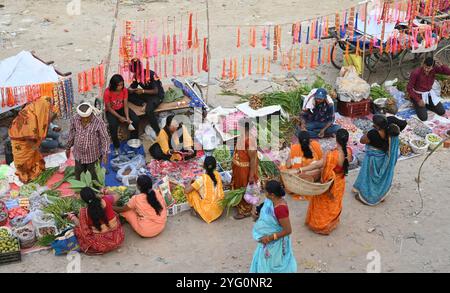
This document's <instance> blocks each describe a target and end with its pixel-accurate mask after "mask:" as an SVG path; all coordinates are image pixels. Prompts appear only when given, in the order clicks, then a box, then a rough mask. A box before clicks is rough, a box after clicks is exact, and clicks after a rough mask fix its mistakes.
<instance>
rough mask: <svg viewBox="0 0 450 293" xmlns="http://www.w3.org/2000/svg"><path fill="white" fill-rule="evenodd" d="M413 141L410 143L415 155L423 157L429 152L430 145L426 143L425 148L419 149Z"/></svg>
mask: <svg viewBox="0 0 450 293" xmlns="http://www.w3.org/2000/svg"><path fill="white" fill-rule="evenodd" d="M413 141H414V140H411V141H410V142H409V145H410V146H411V149H412V151H413V153H415V154H418V155H423V154H425V153H426V152H427V151H428V147H429V144H428V143H427V142H425V143H426V144H425V146H423V147H418V146H416V145H415V144H414V143H413Z"/></svg>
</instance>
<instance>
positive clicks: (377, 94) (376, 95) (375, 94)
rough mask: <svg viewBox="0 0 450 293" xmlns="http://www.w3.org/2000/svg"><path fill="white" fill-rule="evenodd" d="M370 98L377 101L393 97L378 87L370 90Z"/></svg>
mask: <svg viewBox="0 0 450 293" xmlns="http://www.w3.org/2000/svg"><path fill="white" fill-rule="evenodd" d="M370 97H371V98H372V100H374V101H376V100H378V99H381V98H386V99H388V98H391V97H392V96H391V94H390V93H389V92H388V91H387V90H386V89H385V88H384V87H381V86H379V85H377V86H373V87H371V88H370Z"/></svg>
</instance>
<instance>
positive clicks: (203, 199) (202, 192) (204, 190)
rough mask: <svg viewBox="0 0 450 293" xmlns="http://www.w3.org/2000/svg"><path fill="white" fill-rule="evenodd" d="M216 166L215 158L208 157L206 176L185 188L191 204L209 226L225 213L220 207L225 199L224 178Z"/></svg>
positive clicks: (205, 164) (205, 165)
mask: <svg viewBox="0 0 450 293" xmlns="http://www.w3.org/2000/svg"><path fill="white" fill-rule="evenodd" d="M216 166H217V162H216V159H215V158H214V157H206V158H205V163H204V168H205V170H206V174H203V175H202V176H200V177H199V178H197V180H195V181H194V182H193V183H192V184H191V185H188V186H186V188H185V192H186V194H187V200H188V202H189V204H190V205H191V207H193V208H194V210H195V211H196V212H197V213H198V214H199V215H200V217H202V219H203V220H204V221H205V222H206V223H208V224H209V223H211V222H212V221H214V220H216V219H217V218H219V217H220V216H221V215H222V212H223V208H222V207H221V206H220V201H221V200H222V199H223V198H224V193H223V185H222V178H221V177H220V174H219V172H217V171H216Z"/></svg>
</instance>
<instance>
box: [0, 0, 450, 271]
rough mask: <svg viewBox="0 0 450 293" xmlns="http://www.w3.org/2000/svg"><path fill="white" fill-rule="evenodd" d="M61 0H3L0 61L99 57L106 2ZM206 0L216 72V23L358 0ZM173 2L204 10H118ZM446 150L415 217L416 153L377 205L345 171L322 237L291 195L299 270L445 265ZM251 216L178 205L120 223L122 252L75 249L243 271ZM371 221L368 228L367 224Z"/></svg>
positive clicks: (263, 19) (91, 262)
mask: <svg viewBox="0 0 450 293" xmlns="http://www.w3.org/2000/svg"><path fill="white" fill-rule="evenodd" d="M68 2H69V1H59V0H58V1H56V0H54V1H50V0H40V1H29V0H28V1H26V0H16V1H10V0H0V4H2V5H4V6H5V7H4V8H0V34H1V39H0V48H1V50H0V59H3V58H6V57H8V56H11V55H14V54H17V53H18V52H20V51H21V50H35V51H36V52H37V54H38V55H39V56H41V57H42V58H43V59H45V60H54V61H55V62H56V63H55V65H56V67H57V68H58V69H60V70H61V71H72V72H74V73H75V72H78V71H80V70H83V69H86V68H90V67H91V66H92V65H94V64H96V63H97V62H99V61H100V60H102V59H103V58H104V57H105V56H106V54H107V48H108V44H109V34H110V30H111V23H112V15H113V4H112V3H111V1H93V0H81V12H82V14H81V15H79V16H69V15H67V13H66V4H67V3H68ZM133 2H134V3H133ZM149 2H152V3H149ZM210 2H211V3H210V6H211V19H212V21H211V22H212V24H213V25H212V27H211V35H212V37H211V48H212V52H213V60H212V62H213V66H212V68H213V77H216V76H217V75H218V74H219V73H220V61H221V60H222V58H223V57H225V56H227V54H229V52H230V51H229V48H230V44H229V42H234V37H233V38H228V39H227V38H220V37H219V36H223V35H224V34H226V33H229V34H230V33H231V34H233V35H234V34H235V29H231V30H230V29H225V28H220V27H217V26H215V25H217V24H229V23H241V24H242V23H243V24H247V23H248V24H261V23H263V24H265V23H268V21H271V22H273V23H277V22H290V21H295V20H298V19H305V18H309V17H308V16H315V15H319V14H323V13H324V12H326V13H334V12H335V11H336V9H342V8H343V7H348V6H351V4H352V3H356V2H357V1H348V0H343V1H338V0H326V1H325V0H324V1H310V0H298V1H282V0H275V1H268V0H259V1H256V0H251V1H221V0H213V1H210ZM137 4H139V5H137ZM142 9H143V10H142ZM175 10H176V11H179V12H180V13H181V12H187V11H192V10H193V11H204V1H175V0H170V1H137V0H135V1H124V3H123V5H121V10H120V18H121V19H126V18H135V19H146V18H153V19H154V18H157V17H160V16H161V15H173V12H174V11H175ZM293 11H296V13H292V12H293ZM236 12H238V13H236ZM289 15H292V17H290V16H289ZM65 30H67V32H65ZM230 40H231V41H230ZM114 47H115V49H114V51H113V57H114V58H113V63H114V62H117V43H116V44H115V46H114ZM231 47H233V46H231ZM113 68H114V67H113ZM276 74H279V75H283V74H284V73H281V72H278V73H276ZM315 74H320V75H322V76H324V77H325V78H326V79H327V80H330V81H332V80H334V79H335V77H336V75H337V72H336V70H335V69H332V68H330V67H322V68H319V70H318V71H316V72H315ZM394 74H395V73H394ZM297 76H298V78H304V79H310V80H311V79H314V75H313V74H312V72H310V71H301V72H298V74H297ZM202 77H203V78H204V76H202ZM391 77H395V76H391ZM215 83H216V85H213V86H211V90H210V99H209V103H210V105H212V106H218V105H222V106H230V105H233V104H234V103H235V102H236V98H235V97H223V96H217V95H216V94H217V93H218V92H220V91H221V88H220V87H219V86H218V84H217V82H215ZM271 85H272V86H277V85H275V84H274V83H271V82H270V81H269V80H267V79H259V80H258V79H246V80H243V81H240V82H238V83H237V84H236V85H235V87H234V88H235V89H236V90H238V91H239V92H243V93H255V92H258V91H261V90H264V89H266V88H267V87H268V86H271ZM278 86H280V85H278ZM281 86H284V84H283V83H282V84H281ZM78 99H79V100H81V99H89V97H78ZM448 155H449V153H448V151H441V152H440V153H437V154H436V155H434V156H433V157H432V158H431V159H430V160H429V161H428V162H427V164H426V166H425V168H424V170H423V172H424V173H423V174H424V180H423V190H424V196H425V197H424V206H425V207H424V210H423V212H422V213H421V214H420V215H419V216H417V217H413V216H412V213H413V212H414V211H416V210H418V209H419V208H420V200H419V196H418V193H417V190H416V189H417V187H416V184H415V180H414V178H415V177H416V175H417V170H418V168H419V165H420V163H421V161H422V159H423V157H421V158H416V159H411V160H408V161H402V162H399V164H398V166H397V172H396V177H395V179H394V184H393V188H392V194H391V197H390V198H388V199H387V200H386V201H385V202H384V203H383V204H381V205H380V206H378V207H366V206H363V205H361V204H360V203H359V202H357V201H356V200H355V199H354V198H353V196H352V195H351V194H350V186H351V184H352V183H353V182H354V181H355V179H356V175H357V174H351V175H350V176H349V177H348V180H347V182H348V185H349V187H348V188H347V193H346V196H345V200H344V210H343V214H342V217H341V224H340V226H339V228H338V229H337V230H336V231H335V232H334V233H333V234H332V235H330V236H328V237H324V236H318V235H316V234H314V233H312V232H310V231H309V230H308V229H307V228H306V227H305V226H304V224H303V223H304V218H305V215H306V209H307V202H297V201H292V200H290V199H289V204H290V210H291V221H292V225H293V227H294V230H293V235H292V241H293V247H294V253H295V256H296V258H297V262H298V264H299V272H319V271H321V272H365V271H366V266H367V264H368V263H369V260H367V259H366V257H367V254H368V252H370V251H373V250H377V251H378V252H379V253H380V256H381V270H382V271H383V272H450V252H449V247H450V246H449V243H450V224H449V223H450V215H449V213H448V212H447V209H448V207H449V206H450V199H449V198H448V197H447V195H448V192H449V190H450V183H449V181H448V176H449V175H448V172H449V170H448V166H449V164H448V161H447V158H448ZM252 224H253V222H252V221H251V220H250V219H246V220H243V221H239V222H237V221H235V220H233V219H231V218H227V217H225V216H223V217H222V218H221V219H220V220H218V221H217V222H215V223H213V224H210V225H207V224H205V223H203V222H202V221H200V220H199V219H197V218H194V217H192V216H191V215H190V214H189V213H187V214H186V213H185V214H182V215H178V216H176V217H173V218H169V220H168V224H167V228H166V230H165V231H164V232H163V234H162V235H160V236H159V237H157V238H155V239H140V238H139V237H137V236H136V235H135V234H134V233H133V232H132V231H131V230H130V229H129V227H126V240H125V243H124V245H123V247H122V248H121V249H120V250H118V251H115V252H112V253H110V254H108V255H105V256H97V257H88V256H82V257H81V260H82V261H81V271H82V272H247V271H248V269H249V266H250V263H251V259H252V253H253V250H254V248H255V242H254V241H253V240H252V238H251V229H252V226H253V225H252ZM373 228H375V230H374V231H373V232H369V231H372V230H373ZM68 263H69V261H68V260H67V259H66V258H65V257H54V256H53V255H52V253H51V252H49V251H46V252H40V253H35V254H31V255H26V256H24V257H23V261H22V263H19V264H11V265H7V266H1V267H0V272H66V269H67V265H68Z"/></svg>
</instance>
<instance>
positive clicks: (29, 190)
mask: <svg viewBox="0 0 450 293" xmlns="http://www.w3.org/2000/svg"><path fill="white" fill-rule="evenodd" d="M39 188H40V186H39V184H36V183H28V184H24V185H22V186H21V187H20V190H19V195H20V196H24V197H30V196H31V195H32V194H33V193H34V192H36V191H38V189H39Z"/></svg>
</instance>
